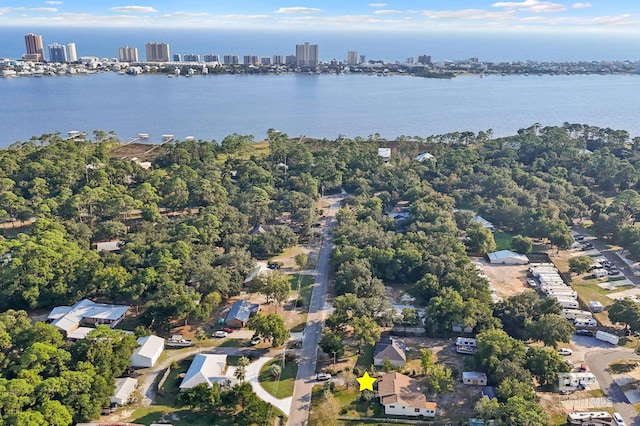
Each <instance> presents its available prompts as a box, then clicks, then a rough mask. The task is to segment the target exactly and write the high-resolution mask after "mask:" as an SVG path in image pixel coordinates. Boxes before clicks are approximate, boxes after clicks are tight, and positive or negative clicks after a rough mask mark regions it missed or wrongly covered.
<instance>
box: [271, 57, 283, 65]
mask: <svg viewBox="0 0 640 426" xmlns="http://www.w3.org/2000/svg"><path fill="white" fill-rule="evenodd" d="M282 64H284V56H282V55H273V65H282Z"/></svg>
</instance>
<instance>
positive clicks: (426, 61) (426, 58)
mask: <svg viewBox="0 0 640 426" xmlns="http://www.w3.org/2000/svg"><path fill="white" fill-rule="evenodd" d="M418 62H420V63H421V64H422V65H427V64H430V63H431V56H430V55H420V56H418Z"/></svg>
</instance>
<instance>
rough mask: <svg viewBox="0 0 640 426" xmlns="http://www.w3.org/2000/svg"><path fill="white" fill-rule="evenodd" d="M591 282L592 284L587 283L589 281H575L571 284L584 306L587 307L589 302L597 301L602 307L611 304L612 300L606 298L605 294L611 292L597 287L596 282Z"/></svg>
mask: <svg viewBox="0 0 640 426" xmlns="http://www.w3.org/2000/svg"><path fill="white" fill-rule="evenodd" d="M591 281H592V282H589V280H575V281H573V282H572V283H571V286H572V287H573V289H574V290H575V291H576V292H578V297H579V298H580V299H581V300H582V302H583V303H584V304H585V306H589V302H590V301H591V300H597V301H599V302H600V303H602V305H603V306H609V305H611V304H613V300H611V299H609V298H608V297H607V294H609V293H611V291H608V290H605V289H603V288H600V287H598V284H597V281H595V280H591Z"/></svg>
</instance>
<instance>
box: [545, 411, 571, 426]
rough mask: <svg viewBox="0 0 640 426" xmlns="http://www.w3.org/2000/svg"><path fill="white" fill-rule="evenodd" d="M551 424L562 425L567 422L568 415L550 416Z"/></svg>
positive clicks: (553, 425) (554, 425)
mask: <svg viewBox="0 0 640 426" xmlns="http://www.w3.org/2000/svg"><path fill="white" fill-rule="evenodd" d="M549 424H550V425H552V426H560V425H566V424H567V415H566V414H561V413H558V414H554V415H553V416H550V418H549Z"/></svg>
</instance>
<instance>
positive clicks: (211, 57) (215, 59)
mask: <svg viewBox="0 0 640 426" xmlns="http://www.w3.org/2000/svg"><path fill="white" fill-rule="evenodd" d="M204 61H205V62H220V55H216V54H215V53H209V54H207V55H204Z"/></svg>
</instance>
